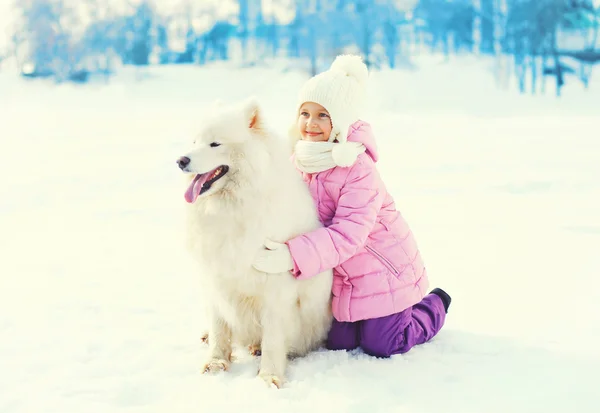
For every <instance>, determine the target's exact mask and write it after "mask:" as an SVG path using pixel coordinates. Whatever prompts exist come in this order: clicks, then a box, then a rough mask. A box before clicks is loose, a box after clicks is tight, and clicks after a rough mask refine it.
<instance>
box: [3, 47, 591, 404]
mask: <svg viewBox="0 0 600 413" xmlns="http://www.w3.org/2000/svg"><path fill="white" fill-rule="evenodd" d="M422 62H423V63H424V64H425V66H424V67H423V68H422V69H421V70H419V71H418V72H399V71H397V72H392V71H385V72H378V73H374V74H373V81H372V83H373V88H374V92H375V93H373V94H372V96H371V101H370V103H371V105H372V106H371V110H370V114H369V117H368V120H370V121H371V123H372V124H373V127H374V130H375V132H376V134H377V136H378V139H379V145H380V150H381V161H380V164H379V165H380V171H381V173H382V175H383V176H384V178H385V179H386V182H387V184H388V187H389V190H390V191H391V192H392V193H393V195H394V197H395V199H396V202H397V205H398V207H399V209H400V210H401V211H402V213H403V215H404V216H405V217H406V218H407V220H408V221H409V223H410V225H411V227H412V229H413V231H414V232H415V234H416V237H417V240H418V242H419V245H420V247H421V250H422V253H423V255H424V258H425V260H426V264H427V266H428V270H429V274H430V277H431V283H432V287H435V286H440V287H442V288H444V289H445V290H447V291H448V292H449V293H450V294H451V295H452V298H453V302H452V306H451V307H450V312H449V314H448V318H447V324H446V326H445V327H444V328H443V329H442V331H441V332H440V334H439V335H438V336H436V337H435V338H434V339H433V340H432V341H431V342H430V343H427V344H425V345H422V346H419V347H417V348H414V349H413V350H411V351H410V352H409V353H407V354H405V355H400V356H394V357H393V358H391V359H388V360H380V359H375V358H372V357H369V356H366V355H364V354H362V353H361V352H360V351H353V352H350V353H346V352H328V351H325V350H322V351H317V352H315V353H312V354H310V355H309V356H308V357H305V358H301V359H297V360H293V361H292V362H291V363H290V366H289V382H288V383H287V385H286V386H285V388H284V389H282V390H279V391H277V390H273V389H268V388H266V386H264V384H263V383H262V382H260V381H259V380H258V379H256V378H255V374H256V371H257V366H258V360H257V359H255V358H252V357H250V356H248V355H246V354H245V353H244V352H243V351H242V350H240V351H238V353H237V355H238V356H239V357H240V360H239V361H238V362H237V363H235V364H234V365H233V366H232V369H231V371H230V372H229V373H226V374H222V375H218V376H205V375H201V374H200V366H201V364H202V361H203V359H204V357H205V356H206V352H207V350H206V347H204V346H203V345H202V344H200V336H201V334H202V332H203V328H204V326H205V325H206V319H205V316H204V312H203V304H202V299H201V297H202V285H200V284H199V281H198V279H197V277H196V275H195V271H196V268H195V264H194V262H193V260H192V259H191V258H190V257H189V256H188V255H187V253H186V252H185V250H184V245H183V244H184V242H183V220H182V218H183V215H182V208H183V192H184V190H185V186H184V184H183V180H182V177H181V173H180V171H179V170H178V168H177V167H176V164H175V159H176V158H177V157H178V156H179V155H180V154H181V153H182V151H183V150H184V149H185V148H186V145H187V143H188V141H189V139H190V138H191V134H192V133H193V131H194V130H195V128H196V127H197V125H198V122H199V121H200V120H199V119H200V118H199V117H200V115H201V114H202V112H203V110H204V108H205V107H206V105H207V104H208V103H210V102H211V101H213V100H214V99H216V98H223V99H226V100H229V99H241V98H244V97H246V96H248V95H250V94H254V95H256V96H257V97H258V98H259V99H260V101H261V102H262V103H263V107H264V110H265V113H266V116H267V121H268V122H269V123H270V124H271V125H272V126H273V127H274V128H275V129H277V130H279V131H285V129H286V127H287V125H288V124H289V122H291V121H292V113H293V112H292V107H293V103H294V96H295V93H296V91H297V89H298V87H299V85H300V84H301V82H302V81H303V80H304V79H305V77H304V75H302V73H300V72H299V71H296V70H294V67H293V66H289V65H286V64H284V63H278V65H277V66H276V68H274V69H266V68H264V67H254V68H247V69H237V68H235V67H233V66H232V65H228V64H214V65H211V66H208V67H206V68H202V69H201V68H195V67H178V68H152V69H149V70H147V71H144V74H145V77H144V79H143V80H142V81H136V80H135V77H136V74H135V73H134V72H133V71H130V70H129V69H127V68H125V69H124V70H123V71H122V72H121V73H119V75H118V76H117V77H116V78H114V79H112V80H111V82H110V83H108V84H104V83H102V81H98V82H97V83H94V84H92V85H88V86H73V85H63V86H60V87H56V86H52V85H50V84H48V83H45V82H43V81H41V82H27V81H24V80H22V79H19V78H18V77H17V76H16V75H14V74H11V73H6V72H5V73H0V96H2V99H0V125H1V126H0V131H1V133H0V176H1V177H2V178H0V228H1V231H0V251H2V253H1V255H0V256H1V259H0V366H1V367H0V412H2V413H24V412H37V413H42V412H43V413H54V412H86V413H93V412H102V413H105V412H111V413H121V412H123V413H125V412H126V413H137V412H165V411H169V412H177V413H179V412H182V413H183V412H203V411H223V412H242V411H243V412H254V411H280V412H307V411H315V412H321V411H322V412H331V411H341V412H349V413H360V412H365V411H369V412H410V413H428V412H441V411H443V412H460V413H468V412H473V413H480V412H486V413H494V412H498V413H505V412H514V413H521V412H523V413H525V412H527V413H532V412H544V413H553V412H557V413H564V412H566V411H576V412H578V413H587V412H593V411H596V409H597V397H596V395H595V394H596V392H597V390H596V389H597V386H598V381H597V377H596V375H597V371H599V370H600V353H599V352H598V350H597V341H598V338H600V304H599V303H600V277H598V273H599V269H600V263H599V262H598V252H597V249H598V247H600V243H599V241H600V181H598V179H597V176H598V174H599V173H600V162H599V156H600V155H599V154H600V141H599V140H598V133H597V131H598V107H599V103H600V83H599V82H598V79H597V76H596V78H594V77H592V84H591V85H590V90H588V91H585V90H583V89H582V88H581V87H580V86H579V85H578V84H577V83H576V82H574V81H568V84H567V87H565V89H564V93H563V97H562V98H561V99H556V98H555V97H554V96H553V91H552V89H549V92H548V94H547V96H541V95H538V96H521V95H518V94H517V93H516V92H515V90H514V87H513V88H512V89H511V90H499V89H497V88H496V87H495V85H494V84H493V78H492V75H491V74H490V73H489V72H488V71H486V69H485V68H486V67H487V66H486V65H485V64H483V63H482V62H481V61H474V60H472V59H460V60H459V59H453V60H451V61H450V62H443V60H439V59H434V58H428V59H427V60H423V61H422ZM284 69H285V70H284ZM138 75H139V74H138ZM138 77H139V76H138Z"/></svg>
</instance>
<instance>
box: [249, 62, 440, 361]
mask: <svg viewBox="0 0 600 413" xmlns="http://www.w3.org/2000/svg"><path fill="white" fill-rule="evenodd" d="M367 78H368V72H367V68H366V66H365V64H364V63H363V62H362V60H361V58H360V57H358V56H347V55H346V56H338V57H337V58H336V60H335V61H334V62H333V64H332V65H331V68H330V69H329V70H328V71H326V72H323V73H321V74H318V75H317V76H314V77H313V78H311V79H309V80H308V81H307V82H306V83H305V85H304V86H303V88H302V90H301V92H300V96H299V98H300V99H299V106H298V120H297V124H296V128H295V129H296V133H297V136H298V137H299V138H300V139H299V140H298V142H297V143H296V146H295V150H294V162H295V163H296V166H297V168H298V169H299V170H300V171H301V172H302V174H303V178H304V180H305V182H306V183H307V185H308V186H309V189H310V192H311V194H312V196H313V198H314V199H315V202H316V204H317V209H318V213H319V218H320V220H321V222H322V223H323V224H324V227H323V228H320V229H317V230H315V231H312V232H310V233H306V234H303V235H300V236H298V237H296V238H293V239H290V240H288V241H287V242H286V243H285V244H281V243H276V242H273V241H270V240H267V241H266V242H265V246H266V248H265V249H263V250H261V251H260V252H259V254H258V256H257V257H256V259H255V262H254V267H255V268H256V269H258V270H259V271H263V272H267V273H280V272H285V271H286V270H291V271H292V272H293V274H294V276H295V277H297V278H298V279H306V278H310V277H312V276H313V275H315V274H318V273H319V272H321V271H324V270H326V269H331V268H333V270H334V281H333V290H332V292H333V302H332V310H333V315H334V318H335V320H334V322H333V325H332V327H331V330H330V332H329V336H328V339H327V348H329V349H332V350H340V349H346V350H351V349H354V348H357V347H361V348H362V350H363V351H364V352H365V353H367V354H370V355H372V356H377V357H389V356H391V355H393V354H400V353H405V352H407V351H408V350H410V349H411V348H412V347H414V346H415V345H417V344H422V343H425V342H426V341H429V340H430V339H431V338H432V337H433V336H435V335H436V334H437V333H438V332H439V331H440V329H441V328H442V325H443V324H444V321H445V318H446V313H447V312H448V306H449V305H450V296H449V295H448V294H447V293H446V292H444V291H443V290H441V289H439V288H436V289H434V290H433V291H431V293H429V294H427V295H426V293H425V291H426V289H427V288H428V285H429V281H428V279H427V272H426V270H425V266H424V264H423V261H422V259H421V255H420V254H419V250H418V248H417V244H416V241H415V238H414V236H413V233H412V232H411V231H410V229H409V227H408V225H407V223H406V221H405V220H404V218H403V217H402V216H401V215H400V213H399V212H398V211H396V208H395V205H394V201H393V199H392V197H391V196H390V194H389V193H388V192H387V190H386V187H385V185H384V183H383V182H382V180H381V178H380V176H379V174H378V172H377V169H376V167H375V162H377V159H378V154H377V148H376V145H375V138H374V137H373V134H372V132H371V127H370V126H369V124H368V123H366V122H364V121H361V120H359V112H360V105H361V104H362V103H363V101H364V99H365V94H366V81H367Z"/></svg>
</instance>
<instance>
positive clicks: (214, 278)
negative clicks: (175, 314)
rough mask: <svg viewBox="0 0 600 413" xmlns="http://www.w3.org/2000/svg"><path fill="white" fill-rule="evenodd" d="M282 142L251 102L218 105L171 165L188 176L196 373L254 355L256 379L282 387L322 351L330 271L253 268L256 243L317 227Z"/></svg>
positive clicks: (313, 210) (286, 144) (306, 194)
mask: <svg viewBox="0 0 600 413" xmlns="http://www.w3.org/2000/svg"><path fill="white" fill-rule="evenodd" d="M289 155H290V151H289V142H287V141H286V140H284V139H279V138H278V137H277V136H275V135H274V134H273V133H271V132H269V131H268V130H267V128H266V125H265V124H264V119H263V115H262V113H261V109H260V108H259V105H258V104H257V102H256V100H254V99H249V100H247V101H244V102H243V103H241V104H233V105H227V106H224V105H223V104H220V105H218V106H217V107H216V109H215V110H214V111H213V113H211V115H210V116H208V117H207V119H205V120H204V122H203V123H202V124H201V128H200V130H199V133H198V134H197V136H196V137H195V140H194V142H193V148H192V150H191V151H190V152H189V153H187V154H185V155H184V156H181V157H180V158H179V159H178V161H177V163H178V165H179V167H180V168H181V169H182V170H183V171H184V172H185V173H186V174H188V175H189V177H190V182H189V187H188V188H187V190H186V191H185V200H186V201H187V203H188V221H187V223H186V226H187V230H188V248H189V249H190V251H191V253H192V255H193V257H194V258H195V259H196V260H197V261H198V262H199V264H200V267H201V268H200V272H199V273H200V276H201V277H202V281H203V283H204V284H203V286H204V288H205V289H206V299H207V301H208V302H207V304H208V306H209V311H208V313H209V314H210V318H211V320H210V324H209V339H208V341H209V355H208V360H207V361H206V364H205V365H204V368H203V372H207V373H213V372H218V371H222V370H227V369H228V367H229V365H230V363H231V353H232V345H234V344H237V345H242V346H248V347H249V348H253V349H260V354H261V360H260V368H259V371H258V376H259V377H260V378H262V379H263V380H265V381H266V382H267V383H268V384H269V385H275V386H277V387H281V386H282V384H283V383H284V382H285V372H286V366H287V359H288V356H302V355H305V354H307V353H308V352H309V351H311V350H313V349H316V348H317V347H319V346H321V345H322V344H323V343H324V341H325V339H326V337H327V333H328V331H329V328H330V326H331V321H332V314H331V285H332V279H333V274H332V271H325V272H323V273H321V274H318V275H316V276H315V277H312V278H310V279H307V280H297V279H296V278H294V276H293V275H292V274H291V273H281V274H265V273H262V272H259V271H257V270H255V269H254V268H253V267H252V263H253V260H254V258H255V255H256V254H257V252H258V251H259V249H260V248H263V245H264V244H265V240H267V239H270V240H273V241H277V242H285V241H286V240H288V239H290V238H292V237H294V236H297V235H300V234H302V233H305V232H308V231H311V230H314V229H316V228H319V227H320V226H321V224H320V222H319V219H318V216H317V212H316V207H315V205H314V201H313V199H312V197H311V195H310V193H309V190H308V188H307V186H306V184H305V183H304V182H303V181H302V179H301V176H300V174H299V173H298V172H297V171H296V170H295V168H294V166H293V164H292V162H291V161H290V159H289Z"/></svg>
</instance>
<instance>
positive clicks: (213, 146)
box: [210, 142, 221, 148]
mask: <svg viewBox="0 0 600 413" xmlns="http://www.w3.org/2000/svg"><path fill="white" fill-rule="evenodd" d="M217 146H221V144H220V143H218V142H211V144H210V147H211V148H216V147H217Z"/></svg>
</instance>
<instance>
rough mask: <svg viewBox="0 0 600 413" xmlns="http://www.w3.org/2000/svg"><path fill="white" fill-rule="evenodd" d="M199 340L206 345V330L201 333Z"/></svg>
mask: <svg viewBox="0 0 600 413" xmlns="http://www.w3.org/2000/svg"><path fill="white" fill-rule="evenodd" d="M200 341H201V342H202V343H203V344H206V345H208V332H206V333H204V334H202V337H200Z"/></svg>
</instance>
